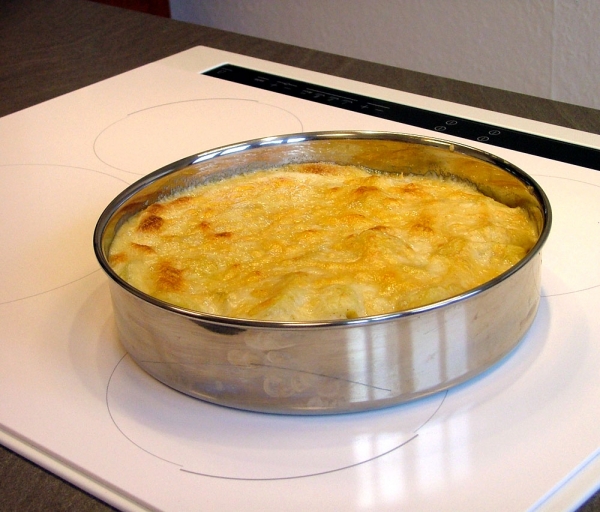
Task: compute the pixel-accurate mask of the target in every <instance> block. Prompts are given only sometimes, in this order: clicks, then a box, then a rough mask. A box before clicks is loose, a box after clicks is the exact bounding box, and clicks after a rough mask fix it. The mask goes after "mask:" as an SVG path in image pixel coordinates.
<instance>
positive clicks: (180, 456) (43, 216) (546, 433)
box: [0, 47, 600, 512]
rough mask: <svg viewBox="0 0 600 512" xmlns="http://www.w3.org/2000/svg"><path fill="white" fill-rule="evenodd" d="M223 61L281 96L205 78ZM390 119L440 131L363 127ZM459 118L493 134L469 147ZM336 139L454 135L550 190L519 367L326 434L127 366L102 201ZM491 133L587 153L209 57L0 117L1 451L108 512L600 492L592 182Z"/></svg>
mask: <svg viewBox="0 0 600 512" xmlns="http://www.w3.org/2000/svg"><path fill="white" fill-rule="evenodd" d="M221 64H234V65H236V66H241V67H243V68H248V69H250V70H255V71H258V72H259V74H260V73H265V76H266V77H271V78H270V79H271V80H272V77H273V76H276V77H281V80H280V81H279V82H278V84H279V85H278V86H277V87H275V86H273V87H271V88H269V87H265V86H264V80H263V79H262V78H261V77H260V76H259V78H258V79H255V80H256V81H257V83H258V82H261V80H263V83H262V85H260V84H259V85H260V86H259V87H250V86H247V85H241V84H239V83H235V82H231V81H228V80H223V79H221V78H219V77H212V76H207V75H205V74H203V72H204V71H206V70H210V69H214V68H216V67H218V66H220V65H221ZM287 79H293V80H296V81H301V82H302V83H303V84H304V85H305V86H306V84H311V86H310V87H308V93H309V95H308V96H304V97H303V96H302V95H296V96H293V95H292V96H289V95H287V94H285V93H282V91H283V92H285V89H286V88H289V87H295V85H294V84H291V85H290V83H291V82H290V83H287V82H286V80H287ZM293 80H292V81H293ZM286 84H287V85H286ZM312 85H314V87H312ZM323 88H333V89H335V90H336V91H338V92H339V91H343V92H347V93H348V95H349V96H348V97H346V96H345V94H343V93H340V94H338V96H339V97H338V99H335V101H336V102H338V103H339V101H338V100H339V98H342V100H343V102H347V101H350V102H352V101H355V100H356V97H357V96H352V94H355V95H359V96H360V98H359V99H360V101H364V99H365V97H366V98H368V103H369V105H368V106H367V107H368V108H367V107H365V110H364V112H367V113H366V114H365V113H360V112H361V110H360V109H356V108H355V109H354V111H352V110H347V109H345V108H338V107H339V105H336V106H334V105H333V103H332V104H328V103H327V102H323V101H319V98H318V95H319V94H321V92H319V91H323V90H325V89H323ZM305 89H306V87H305ZM327 90H329V89H327ZM315 100H316V101H315ZM332 101H333V100H332ZM390 102H391V103H392V104H394V103H397V104H401V105H409V106H412V107H417V108H419V109H424V110H427V111H429V112H435V113H442V114H444V115H446V116H447V119H448V121H447V122H442V123H441V124H437V125H435V126H432V127H431V129H429V128H427V127H418V126H415V125H411V124H404V123H402V122H398V121H394V120H390V119H385V118H383V117H378V116H377V115H372V114H373V111H376V110H377V109H378V108H388V107H386V106H385V105H388V106H389V104H390ZM365 105H366V103H365ZM381 105H384V107H381ZM357 110H358V111H357ZM455 119H460V120H461V121H460V122H464V121H466V120H471V121H475V122H482V123H485V124H486V126H487V125H490V126H493V127H494V128H493V129H491V130H488V131H487V132H486V134H484V135H481V137H473V138H471V139H469V140H465V139H464V138H461V137H460V136H457V135H452V133H453V132H452V130H451V129H450V128H451V127H452V126H454V125H455V124H456V121H455ZM446 128H448V129H446ZM351 129H352V130H354V129H360V130H390V131H397V132H406V133H414V134H422V135H436V136H442V137H444V138H447V139H451V140H456V141H458V142H462V143H465V144H468V145H471V146H475V147H478V148H480V149H484V150H486V151H490V152H492V153H495V154H497V155H499V156H501V157H503V158H505V159H507V160H509V161H511V162H512V163H514V164H516V165H517V166H519V167H521V168H522V169H523V170H524V171H525V172H527V173H528V174H530V175H532V176H533V177H534V178H535V179H536V181H538V183H540V185H541V186H542V187H543V188H544V190H545V191H546V193H547V195H548V197H549V199H550V202H551V204H552V208H553V216H554V220H553V227H552V232H551V234H550V238H549V240H548V242H547V244H546V246H545V247H544V249H543V273H542V299H541V305H540V310H539V312H538V315H537V318H536V320H535V322H534V324H533V326H532V328H531V330H530V331H529V332H528V334H527V335H526V336H525V338H524V339H523V341H522V343H521V344H520V345H519V347H518V348H517V350H515V351H514V352H513V353H512V354H511V355H510V356H509V357H508V358H507V359H505V360H504V361H502V362H501V363H500V364H498V365H496V366H495V367H494V368H492V369H490V370H489V371H487V372H486V373H485V374H483V375H481V376H479V377H477V378H476V379H474V380H471V381H469V382H467V383H466V384H463V385H461V386H459V387H456V388H454V389H452V390H450V391H446V392H442V393H439V394H436V395H433V396H431V397H428V398H425V399H421V400H418V401H415V402H412V403H409V404H405V405H399V406H396V407H392V408H388V409H384V410H380V411H374V412H366V413H356V414H347V415H338V416H323V417H288V416H274V415H266V414H260V413H250V412H243V411H237V410H231V409H227V408H223V407H219V406H216V405H211V404H207V403H204V402H201V401H199V400H196V399H193V398H190V397H187V396H184V395H182V394H180V393H178V392H176V391H173V390H171V389H170V388H168V387H165V386H164V385H162V384H160V383H158V382H156V381H155V380H153V379H152V378H151V377H149V376H148V375H146V374H145V373H144V372H143V371H142V370H140V369H139V368H138V367H137V366H136V365H135V363H133V362H132V360H131V359H130V358H129V357H128V356H127V354H126V353H125V351H124V349H123V348H122V346H121V345H120V343H119V341H118V339H117V337H116V332H115V327H114V325H113V315H112V309H111V308H112V306H111V303H110V297H109V292H108V286H107V278H106V277H105V275H104V274H103V273H102V271H101V270H100V268H99V266H98V264H97V263H96V260H95V257H94V254H93V249H92V233H93V229H94V226H95V223H96V220H97V219H98V217H99V215H100V213H101V212H102V210H103V209H104V207H105V206H106V205H107V204H108V203H109V201H110V200H111V199H112V198H113V197H114V196H115V195H117V193H119V192H120V191H121V190H122V189H124V188H125V187H126V186H127V185H128V184H130V183H133V182H134V181H136V180H137V179H139V178H140V177H141V176H143V175H145V174H147V173H149V172H151V171H153V170H155V169H157V168H159V167H161V166H163V165H165V164H168V163H170V162H172V161H175V160H179V159H180V158H183V157H185V156H189V155H191V154H194V153H197V152H200V151H203V150H207V149H210V148H212V147H216V146H221V145H225V144H232V143H235V142H239V141H243V140H247V139H253V138H258V137H265V136H272V135H281V134H290V133H296V132H302V131H318V130H351ZM503 130H516V131H518V132H520V133H525V134H534V135H536V136H541V137H543V138H544V140H545V139H547V138H549V139H555V140H558V141H563V142H568V143H574V144H577V145H581V146H587V147H591V148H596V149H598V148H600V136H597V135H592V134H586V133H582V132H577V131H574V130H569V129H565V128H559V127H556V126H550V125H545V124H542V123H537V122H533V121H527V120H524V119H519V118H516V117H511V116H506V115H502V114H497V113H492V112H487V111H484V110H479V109H474V108H470V107H465V106H460V105H456V104H452V103H448V102H443V101H438V100H433V99H430V98H425V97H421V96H416V95H412V94H407V93H402V92H398V91H392V90H388V89H383V88H379V87H375V86H371V85H366V84H362V83H357V82H352V81H349V80H343V79H339V78H334V77H330V76H326V75H321V74H317V73H312V72H308V71H303V70H300V69H296V68H291V67H286V66H282V65H278V64H273V63H269V62H265V61H260V60H256V59H252V58H248V57H243V56H240V55H235V54H229V53H225V52H221V51H217V50H212V49H208V48H204V47H198V48H194V49H191V50H188V51H186V52H183V53H181V54H178V55H175V56H172V57H169V58H167V59H164V60H161V61H158V62H156V63H153V64H149V65H147V66H144V67H142V68H138V69H135V70H133V71H130V72H128V73H125V74H123V75H119V76H117V77H114V78H111V79H109V80H106V81H103V82H100V83H97V84H94V85H92V86H90V87H86V88H84V89H81V90H78V91H75V92H73V93H70V94H67V95H65V96H62V97H59V98H56V99H53V100H51V101H48V102H45V103H42V104H39V105H36V106H34V107H31V108H29V109H26V110H23V111H20V112H17V113H15V114H12V115H9V116H7V117H4V118H1V119H0V172H1V175H0V176H1V180H2V181H1V183H2V186H1V187H0V216H1V218H2V219H3V221H2V224H1V225H0V240H1V242H2V243H1V245H0V275H1V276H2V287H1V289H0V318H1V325H2V331H1V334H0V442H2V443H3V444H5V445H6V446H8V447H9V448H11V449H13V450H15V451H17V452H19V453H21V454H23V455H24V456H26V457H28V458H30V459H31V460H33V461H35V462H37V463H38V464H40V465H42V466H44V467H46V468H48V469H50V470H51V471H53V472H55V473H56V474H58V475H60V476H62V477H63V478H66V479H67V480H69V481H72V482H73V483H75V484H76V485H78V486H80V487H82V488H84V489H86V490H88V491H89V492H91V493H92V494H94V495H96V496H98V497H100V498H101V499H103V500H105V501H106V502H108V503H111V504H113V505H114V506H116V507H118V508H121V509H124V510H172V511H178V512H179V511H186V510H203V511H207V510H219V511H224V510H231V511H238V510H245V511H265V510H277V511H288V510H289V511H295V510H307V509H312V510H346V511H352V510H357V511H358V510H361V511H363V510H374V511H385V510H394V511H397V510H420V511H427V510H431V511H440V510H452V511H455V510H479V511H482V510H502V511H512V510H514V511H521V510H529V509H531V510H565V509H569V508H573V507H576V506H577V505H578V504H580V503H581V502H582V501H583V500H585V498H586V497H587V496H589V494H590V493H591V492H593V491H594V490H595V489H596V488H598V487H600V371H599V369H600V315H599V314H598V313H599V311H598V304H599V303H600V265H599V263H598V262H599V261H600V171H598V170H594V169H592V168H588V167H585V166H579V165H575V164H574V163H564V162H559V161H557V160H554V159H551V158H547V157H545V156H536V155H532V154H528V153H523V152H520V151H517V150H515V149H508V148H506V147H499V146H498V147H496V146H490V144H489V138H490V136H491V137H492V138H493V137H494V136H496V135H497V134H499V133H500V132H502V131H503ZM566 152H568V149H567V150H566ZM594 155H595V153H593V152H592V156H591V159H592V160H593V159H594ZM598 155H599V156H598V158H599V159H600V153H598ZM567 160H568V159H567Z"/></svg>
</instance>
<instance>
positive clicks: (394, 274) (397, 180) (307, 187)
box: [108, 163, 539, 321]
mask: <svg viewBox="0 0 600 512" xmlns="http://www.w3.org/2000/svg"><path fill="white" fill-rule="evenodd" d="M538 236H539V233H538V229H537V227H536V224H535V223H534V222H533V221H532V219H530V218H529V216H528V214H527V212H526V211H525V210H524V209H522V208H519V207H515V208H511V207H508V206H506V205H504V204H502V203H499V202H497V201H495V200H494V199H491V198H490V197H487V196H485V195H483V194H481V193H480V192H478V191H477V190H476V189H475V187H473V186H471V185H469V184H467V183H464V182H461V181H458V180H452V179H445V178H439V177H436V176H413V175H401V174H384V173H375V172H370V171H368V170H366V169H362V168H359V167H354V166H341V165H336V164H330V163H306V164H293V165H287V166H284V167H279V168H277V169H270V170H264V171H255V172H252V173H248V174H241V175H236V176H234V177H231V178H227V179H223V180H221V181H217V182H213V183H208V184H204V185H200V186H197V187H195V188H193V189H189V190H185V191H183V192H180V193H178V194H177V195H174V196H173V197H170V198H167V199H165V200H162V201H160V202H157V203H154V204H152V205H150V206H149V207H148V208H146V209H145V210H143V211H141V212H139V213H138V214H136V215H134V216H133V217H131V218H130V219H128V220H127V221H126V223H125V224H123V225H122V226H121V228H120V229H119V231H118V232H117V234H116V236H115V238H114V240H113V242H112V245H111V247H110V252H109V258H108V259H109V263H110V265H111V267H112V268H113V269H114V270H115V272H116V273H117V274H118V275H119V276H121V277H122V278H123V279H124V280H125V281H127V282H129V283H130V284H131V285H132V286H134V287H135V288H137V289H139V290H141V291H143V292H145V293H147V294H149V295H151V296H154V297H156V298H158V299H161V300H163V301H166V302H168V303H171V304H174V305H177V306H181V307H184V308H187V309H191V310H196V311H200V312H205V313H211V314H217V315H222V316H227V317H236V318H247V319H248V318H250V319H257V320H272V321H315V320H333V319H346V318H357V317H363V316H371V315H378V314H384V313H390V312H394V311H402V310H407V309H412V308H415V307H418V306H423V305H426V304H430V303H433V302H437V301H440V300H443V299H447V298H450V297H452V296H455V295H458V294H461V293H463V292H465V291H467V290H470V289H472V288H475V287H477V286H479V285H481V284H483V283H485V282H487V281H489V280H491V279H493V278H494V277H496V276H498V275H499V274H501V273H502V272H504V271H505V270H507V269H508V268H510V267H511V266H513V265H515V264H516V263H517V262H518V261H519V260H521V259H522V258H523V257H524V256H525V255H526V254H527V253H528V252H529V251H530V250H531V248H532V247H533V246H534V245H535V243H536V241H537V239H538Z"/></svg>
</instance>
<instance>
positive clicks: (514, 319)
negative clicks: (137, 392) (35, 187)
mask: <svg viewBox="0 0 600 512" xmlns="http://www.w3.org/2000/svg"><path fill="white" fill-rule="evenodd" d="M322 161H327V162H336V163H340V164H353V165H359V166H364V167H367V168H370V169H374V170H378V171H385V172H402V173H405V174H409V173H414V174H427V173H435V174H438V175H443V176H456V178H457V179H462V180H468V181H469V182H471V183H473V184H475V185H476V186H477V188H478V189H479V190H480V191H481V192H483V193H484V194H486V195H488V196H491V197H493V198H494V199H496V200H498V201H500V202H503V203H505V204H507V205H509V206H521V207H523V208H525V209H526V210H527V211H528V212H529V214H530V216H531V217H532V218H533V219H534V220H535V222H536V223H537V225H538V227H539V233H540V236H539V239H538V242H537V244H536V245H535V246H534V248H533V249H532V250H531V251H530V253H529V254H528V255H527V256H526V257H525V258H524V259H523V260H521V261H520V262H519V263H518V264H516V265H515V266H513V267H512V268H510V269H509V270H508V271H506V272H504V273H503V274H501V275H500V276H498V277H497V278H495V279H493V280H491V281H489V282H487V283H485V284H483V285H482V286H479V287H478V288H475V289H472V290H469V291H467V292H465V293H463V294H461V295H459V296H455V297H452V298H450V299H447V300H444V301H442V302H438V303H434V304H430V305H427V306H424V307H419V308H416V309H412V310H408V311H401V312H395V313H390V314H385V315H379V316H372V317H363V318H356V319H348V320H334V321H322V322H265V321H253V320H246V319H239V318H228V317H222V316H215V315H209V314H205V313H201V312H196V311H190V310H186V309H183V308H180V307H177V306H174V305H172V304H168V303H165V302H162V301H160V300H157V299H155V298H153V297H150V296H148V295H146V294H144V293H142V292H140V291H139V290H137V289H135V288H133V287H132V286H130V285H129V284H128V283H126V282H125V281H124V280H122V279H121V278H120V277H119V276H117V275H116V274H115V272H114V271H113V270H112V269H111V267H110V265H109V264H108V261H107V255H108V251H109V248H110V245H111V241H112V239H113V237H114V234H115V231H116V230H117V229H118V228H119V226H120V225H121V224H122V223H123V222H124V221H125V220H126V219H127V218H129V217H130V216H131V215H133V214H135V213H137V212H138V211H140V210H142V209H144V208H146V207H147V206H148V205H150V204H152V203H153V202H155V201H157V200H159V199H161V198H164V197H165V196H169V195H170V194H171V193H173V192H176V191H178V190H180V189H182V188H187V187H190V186H194V185H196V184H200V183H205V182H208V181H211V180H216V179H223V178H224V177H227V176H231V175H234V174H237V173H241V172H249V171H252V170H256V169H264V168H269V167H273V166H279V165H282V164H286V163H291V162H294V163H299V162H322ZM550 225H551V210H550V204H549V202H548V199H547V197H546V195H545V194H544V192H543V190H542V189H541V188H540V187H539V186H538V185H537V183H536V182H535V181H534V180H533V179H532V178H531V177H530V176H528V175H527V174H526V173H524V172H523V171H521V170H520V169H518V168H517V167H515V166H514V165H512V164H510V163H508V162H506V161H504V160H502V159H500V158H498V157H496V156H494V155H491V154H489V153H486V152H483V151H480V150H477V149H474V148H471V147H468V146H463V145H459V144H455V143H452V142H448V141H443V140H440V139H435V138H428V137H419V136H412V135H405V134H397V133H387V132H356V131H350V132H318V133H299V134H293V135H286V136H279V137H269V138H264V139H258V140H252V141H247V142H243V143H240V144H235V145H231V146H226V147H221V148H217V149H214V150H210V151H205V152H203V153H200V154H197V155H193V156H191V157H188V158H185V159H183V160H180V161H178V162H175V163H173V164H171V165H168V166H166V167H163V168H162V169H159V170H158V171H155V172H153V173H151V174H149V175H148V176H146V177H144V178H143V179H141V180H139V181H138V182H136V183H134V184H133V185H131V186H129V187H128V188H127V189H126V190H125V191H123V192H122V193H121V194H120V195H119V196H118V197H116V198H115V199H114V200H113V201H112V202H111V203H110V204H109V205H108V207H107V208H106V209H105V211H104V212H103V213H102V215H101V217H100V219H99V221H98V223H97V226H96V229H95V232H94V250H95V253H96V257H97V259H98V261H99V263H100V265H101V266H102V268H103V270H104V271H105V272H106V274H107V275H108V277H109V278H110V279H109V283H110V291H111V297H112V301H113V307H114V315H115V320H116V325H117V329H118V333H119V336H120V339H121V341H122V343H123V345H124V347H125V349H126V350H127V351H128V352H129V354H130V355H131V357H132V358H133V360H134V361H136V362H137V364H138V365H139V366H140V367H141V368H143V369H144V370H145V371H147V372H148V373H149V374H150V375H152V376H154V377H155V378H156V379H158V380H160V381H162V382H163V383H165V384H167V385H168V386H171V387H173V388H175V389H177V390H179V391H182V392H183V393H187V394H189V395H191V396H194V397H196V398H199V399H202V400H206V401H209V402H213V403H216V404H221V405H225V406H230V407H235V408H239V409H245V410H252V411H261V412H271V413H280V414H327V413H342V412H353V411H361V410H368V409H375V408H380V407H385V406H390V405H393V404H398V403H401V402H406V401H409V400H413V399H416V398H418V397H422V396H425V395H429V394H432V393H435V392H438V391H440V390H443V389H447V388H449V387H451V386H455V385H457V384H459V383H462V382H464V381H466V380H467V379H470V378H472V377H473V376H475V375H477V374H479V373H481V372H483V371H484V370H486V369H488V368H490V366H492V365H494V364H495V363H497V362H498V361H500V360H501V359H502V358H504V357H505V356H506V355H507V354H508V353H509V352H511V350H513V348H514V347H515V346H516V345H517V344H518V343H519V341H520V340H521V339H522V337H523V336H524V335H525V333H526V332H527V330H528V328H529V327H530V325H531V323H532V322H533V320H534V318H535V316H536V312H537V309H538V304H539V297H540V273H541V249H542V246H543V245H544V242H545V241H546V239H547V237H548V233H549V231H550Z"/></svg>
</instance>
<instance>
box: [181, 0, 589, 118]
mask: <svg viewBox="0 0 600 512" xmlns="http://www.w3.org/2000/svg"><path fill="white" fill-rule="evenodd" d="M171 13H172V17H173V18H175V19H178V20H183V21H188V22H193V23H199V24H202V25H207V26H211V27H217V28H222V29H225V30H230V31H233V32H238V33H242V34H248V35H254V36H259V37H263V38H265V39H271V40H275V41H282V42H286V43H291V44H295V45H298V46H303V47H307V48H313V49H318V50H324V51H327V52H331V53H336V54H340V55H346V56H350V57H356V58H360V59H365V60H369V61H373V62H380V63H384V64H390V65H393V66H397V67H401V68H406V69H411V70H415V71H422V72H425V73H430V74H434V75H440V76H445V77H449V78H455V79H459V80H465V81H468V82H472V83H478V84H482V85H489V86H492V87H498V88H501V89H506V90H511V91H516V92H522V93H525V94H531V95H534V96H540V97H544V98H550V99H554V100H558V101H565V102H567V103H574V104H577V105H584V106H588V107H593V108H597V109H600V42H599V34H600V0H496V1H491V0H171Z"/></svg>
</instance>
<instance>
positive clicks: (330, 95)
mask: <svg viewBox="0 0 600 512" xmlns="http://www.w3.org/2000/svg"><path fill="white" fill-rule="evenodd" d="M203 74H204V75H207V76H212V77H215V78H220V79H223V80H228V81H230V82H235V83H238V84H242V85H248V86H250V87H256V88H258V89H264V90H267V91H272V92H276V93H279V94H285V95H287V96H293V97H294V98H302V99H305V100H308V101H314V102H316V103H322V104H324V105H331V106H333V107H338V108H343V109H345V110H351V111H353V112H360V113H362V114H367V115H371V116H374V117H380V118H382V119H388V120H390V121H397V122H400V123H404V124H408V125H410V126H416V127H419V128H425V129H427V130H432V131H434V132H437V133H438V134H439V136H440V137H443V135H444V134H448V135H453V136H456V137H461V138H463V139H467V140H473V141H478V142H483V143H485V144H490V145H492V146H497V147H501V148H506V149H513V150H515V151H519V152H521V153H527V154H530V155H536V156H541V157H544V158H550V159H552V160H556V161H559V162H565V163H569V164H573V165H578V166H581V167H586V168H589V169H595V170H600V150H598V149H594V148H590V147H587V146H579V145H577V144H572V143H569V142H563V141H559V140H555V139H550V138H546V137H540V136H537V135H531V134H529V133H525V132H519V131H515V130H509V129H507V128H502V127H500V126H492V125H488V124H485V123H480V122H477V121H471V120H469V119H462V118H460V117H451V116H448V115H446V114H441V113H439V112H433V111H430V110H426V109H421V108H416V107H411V106H408V105H402V104H399V103H393V102H389V101H384V100H380V99H375V98H370V97H368V96H362V95H360V94H354V93H351V92H346V91H339V90H336V89H331V88H328V87H323V86H320V85H314V84H310V83H308V82H302V81H299V80H294V79H290V78H284V77H281V76H277V75H271V74H269V73H264V72H262V71H256V70H253V69H247V68H243V67H240V66H235V65H233V64H224V65H222V66H219V67H217V68H214V69H211V70H209V71H206V72H205V73H203Z"/></svg>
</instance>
